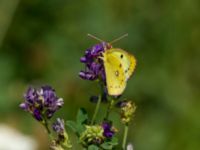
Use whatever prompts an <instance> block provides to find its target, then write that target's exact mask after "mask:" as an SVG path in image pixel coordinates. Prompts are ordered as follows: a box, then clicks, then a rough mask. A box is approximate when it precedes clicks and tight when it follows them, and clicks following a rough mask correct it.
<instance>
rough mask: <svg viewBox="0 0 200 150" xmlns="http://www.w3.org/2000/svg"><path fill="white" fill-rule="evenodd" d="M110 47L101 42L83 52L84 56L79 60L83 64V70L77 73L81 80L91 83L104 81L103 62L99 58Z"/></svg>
mask: <svg viewBox="0 0 200 150" xmlns="http://www.w3.org/2000/svg"><path fill="white" fill-rule="evenodd" d="M110 47H111V46H110V45H109V44H108V43H105V42H102V43H99V44H96V45H94V46H93V47H91V48H89V49H87V50H86V51H85V55H84V56H83V57H81V59H80V61H81V62H82V63H84V64H85V70H84V71H80V73H79V76H80V77H81V78H82V79H85V80H92V81H93V80H96V79H100V80H103V81H105V71H104V66H103V61H102V60H101V58H100V57H101V56H102V53H103V52H104V51H105V50H106V49H108V48H110Z"/></svg>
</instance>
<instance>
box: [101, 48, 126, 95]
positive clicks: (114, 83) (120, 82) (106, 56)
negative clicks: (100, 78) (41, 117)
mask: <svg viewBox="0 0 200 150" xmlns="http://www.w3.org/2000/svg"><path fill="white" fill-rule="evenodd" d="M103 62H104V68H105V74H106V84H107V90H108V94H109V95H112V96H117V95H121V94H122V92H123V91H124V89H125V87H126V76H125V73H124V70H123V68H122V66H121V62H120V60H119V59H118V57H116V56H115V55H113V54H112V53H110V51H109V50H107V51H105V52H104V53H103Z"/></svg>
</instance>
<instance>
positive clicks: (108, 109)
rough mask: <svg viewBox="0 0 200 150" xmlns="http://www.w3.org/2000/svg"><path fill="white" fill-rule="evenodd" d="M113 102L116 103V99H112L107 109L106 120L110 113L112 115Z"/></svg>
mask: <svg viewBox="0 0 200 150" xmlns="http://www.w3.org/2000/svg"><path fill="white" fill-rule="evenodd" d="M113 104H114V100H113V99H111V100H110V103H109V104H108V108H107V111H106V117H105V120H108V118H109V115H110V112H111V109H112V107H113Z"/></svg>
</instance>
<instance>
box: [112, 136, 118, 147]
mask: <svg viewBox="0 0 200 150" xmlns="http://www.w3.org/2000/svg"><path fill="white" fill-rule="evenodd" d="M110 143H111V144H112V145H114V146H115V145H118V139H117V138H116V137H113V138H112V140H111V141H110Z"/></svg>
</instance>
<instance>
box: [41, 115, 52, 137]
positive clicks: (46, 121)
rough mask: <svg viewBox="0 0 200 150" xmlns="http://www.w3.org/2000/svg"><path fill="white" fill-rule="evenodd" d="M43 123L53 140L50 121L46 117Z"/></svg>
mask: <svg viewBox="0 0 200 150" xmlns="http://www.w3.org/2000/svg"><path fill="white" fill-rule="evenodd" d="M43 125H44V127H45V129H46V131H47V133H48V136H49V138H50V140H52V139H53V136H52V134H51V130H50V129H49V122H48V120H47V119H46V118H45V119H44V123H43Z"/></svg>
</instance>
